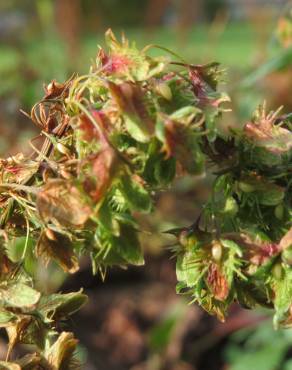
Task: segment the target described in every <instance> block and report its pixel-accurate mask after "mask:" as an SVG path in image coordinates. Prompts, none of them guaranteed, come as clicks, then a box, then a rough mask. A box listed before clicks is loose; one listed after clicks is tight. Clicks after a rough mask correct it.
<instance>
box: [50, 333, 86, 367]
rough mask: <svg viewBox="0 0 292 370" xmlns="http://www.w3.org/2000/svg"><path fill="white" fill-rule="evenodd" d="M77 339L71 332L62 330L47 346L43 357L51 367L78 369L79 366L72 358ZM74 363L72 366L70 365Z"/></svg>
mask: <svg viewBox="0 0 292 370" xmlns="http://www.w3.org/2000/svg"><path fill="white" fill-rule="evenodd" d="M77 343H78V340H77V339H75V338H74V336H73V334H72V333H69V332H63V333H61V334H60V336H59V338H58V339H57V341H56V342H55V343H54V344H53V345H52V346H51V347H50V348H49V350H48V351H47V353H46V354H45V357H46V359H47V361H48V364H49V365H50V366H51V368H52V369H56V370H57V369H64V370H65V369H71V368H72V369H73V368H74V369H78V368H80V366H79V365H78V363H77V360H76V359H75V358H74V352H75V350H76V346H77ZM73 364H74V367H73V366H72V365H73ZM71 366H72V367H71Z"/></svg>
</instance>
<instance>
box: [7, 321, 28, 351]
mask: <svg viewBox="0 0 292 370" xmlns="http://www.w3.org/2000/svg"><path fill="white" fill-rule="evenodd" d="M30 322H31V317H30V316H25V315H22V316H19V319H18V321H17V322H16V323H15V324H14V325H11V326H9V327H7V328H6V331H7V335H8V338H9V345H8V350H7V358H9V356H10V353H11V351H12V350H13V347H14V346H15V345H16V343H18V342H19V341H21V336H22V334H23V333H24V332H25V330H26V328H27V327H28V325H29V324H30Z"/></svg>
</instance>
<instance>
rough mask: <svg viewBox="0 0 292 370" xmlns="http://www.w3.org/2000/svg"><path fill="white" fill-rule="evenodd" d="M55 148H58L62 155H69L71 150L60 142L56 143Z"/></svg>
mask: <svg viewBox="0 0 292 370" xmlns="http://www.w3.org/2000/svg"><path fill="white" fill-rule="evenodd" d="M56 148H57V149H58V151H59V152H60V153H62V154H64V155H67V156H70V154H71V152H70V150H69V149H68V148H67V147H66V146H65V145H64V144H62V143H58V144H57V145H56Z"/></svg>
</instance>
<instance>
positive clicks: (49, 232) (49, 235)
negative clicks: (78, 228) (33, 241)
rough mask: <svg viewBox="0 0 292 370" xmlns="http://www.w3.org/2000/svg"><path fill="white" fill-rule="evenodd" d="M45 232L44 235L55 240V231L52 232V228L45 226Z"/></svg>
mask: <svg viewBox="0 0 292 370" xmlns="http://www.w3.org/2000/svg"><path fill="white" fill-rule="evenodd" d="M45 232H46V237H47V238H48V239H49V240H56V236H55V233H54V231H53V230H52V229H49V228H47V229H46V231H45Z"/></svg>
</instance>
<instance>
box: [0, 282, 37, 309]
mask: <svg viewBox="0 0 292 370" xmlns="http://www.w3.org/2000/svg"><path fill="white" fill-rule="evenodd" d="M40 296H41V295H40V293H39V292H37V291H36V290H34V289H33V288H31V287H29V286H28V285H25V284H23V283H15V284H13V283H10V284H8V285H6V286H3V285H2V286H1V287H0V301H1V302H2V304H3V305H4V306H5V307H19V308H23V307H27V308H32V307H34V306H35V305H36V304H37V303H38V301H39V299H40Z"/></svg>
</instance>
